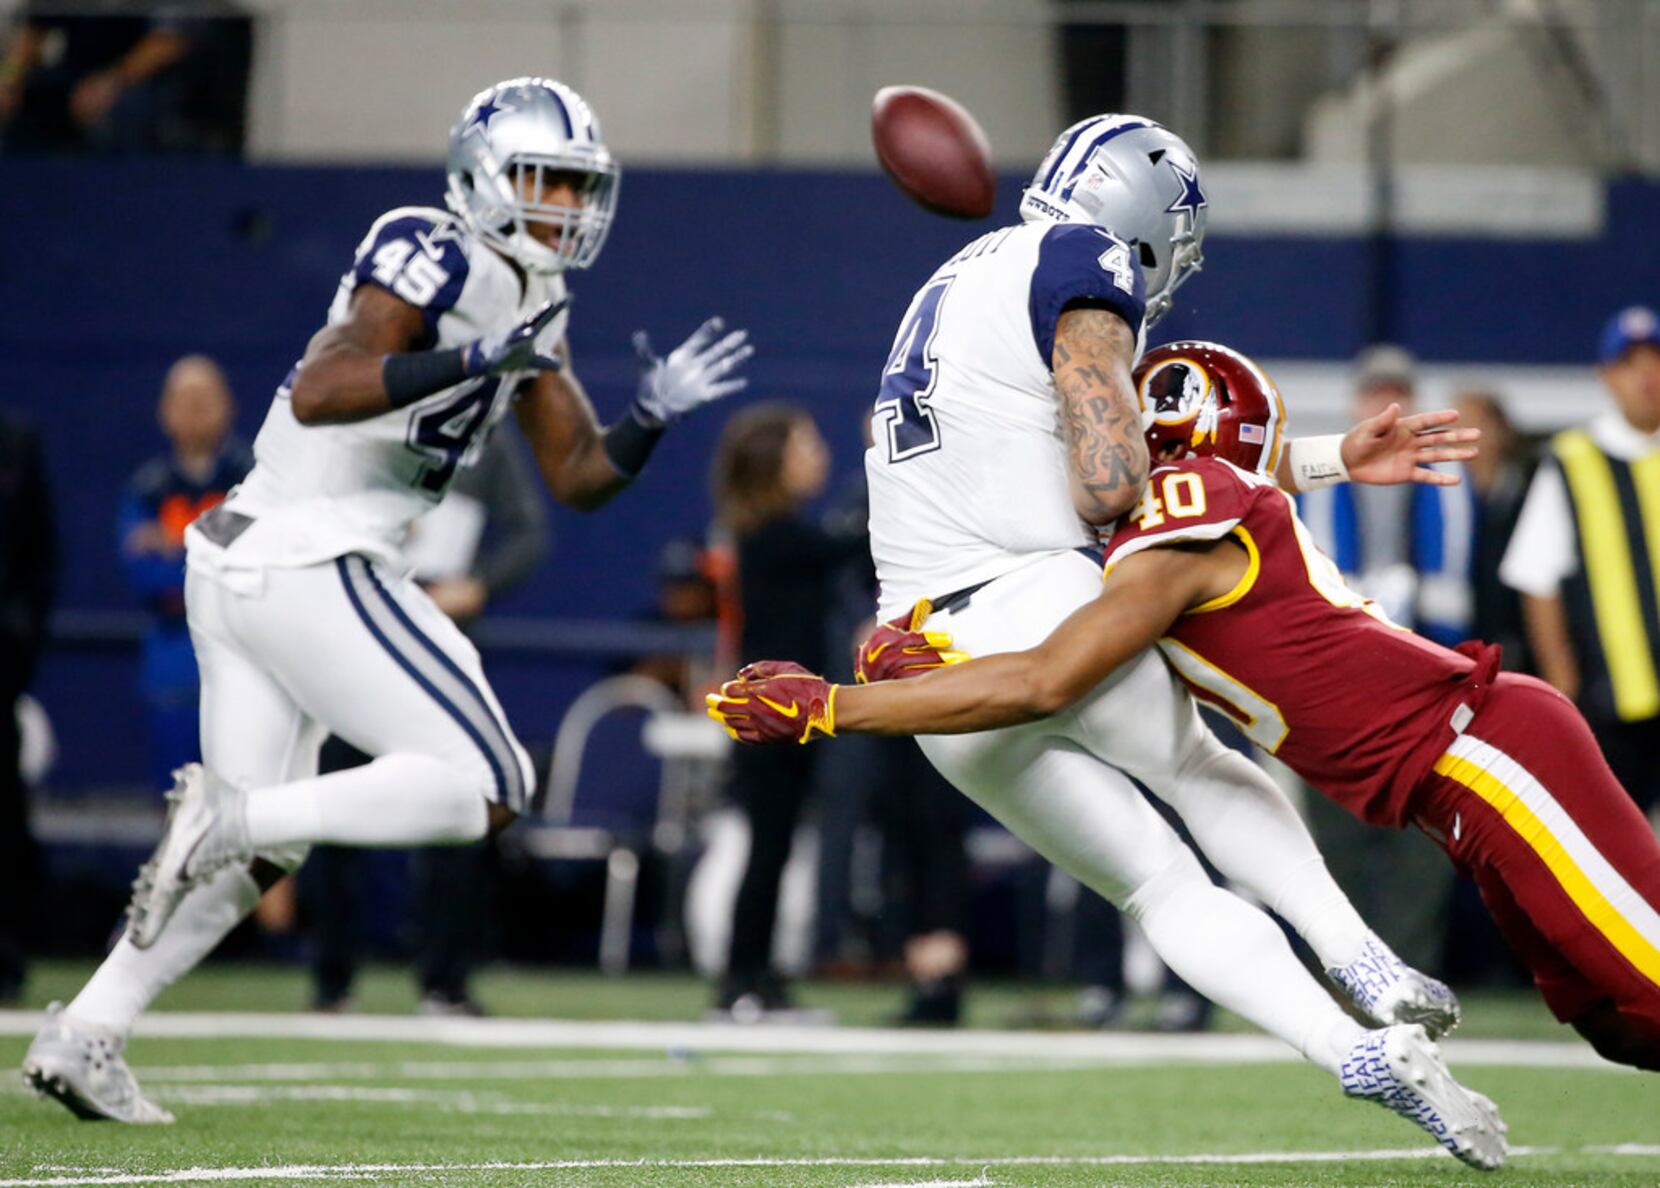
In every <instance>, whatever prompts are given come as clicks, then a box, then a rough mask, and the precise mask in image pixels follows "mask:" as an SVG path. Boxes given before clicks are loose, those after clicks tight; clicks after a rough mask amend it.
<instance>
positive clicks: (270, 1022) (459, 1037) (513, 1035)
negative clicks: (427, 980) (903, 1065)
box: [0, 1011, 1632, 1072]
mask: <svg viewBox="0 0 1660 1188" xmlns="http://www.w3.org/2000/svg"><path fill="white" fill-rule="evenodd" d="M44 1018H45V1016H44V1015H43V1014H41V1013H40V1012H37V1011H0V1035H13V1036H19V1035H22V1036H27V1035H33V1034H34V1033H35V1031H36V1030H38V1028H39V1027H40V1024H41V1022H42V1021H43V1020H44ZM136 1034H137V1035H138V1036H140V1037H156V1038H168V1039H228V1038H247V1039H303V1040H354V1041H366V1040H367V1041H387V1042H402V1043H425V1044H446V1045H454V1046H458V1047H474V1048H515V1049H523V1048H579V1049H583V1048H585V1049H612V1050H623V1051H657V1052H666V1053H668V1054H669V1055H671V1056H674V1055H692V1054H696V1053H699V1052H742V1053H788V1052H796V1053H821V1054H831V1055H837V1056H850V1055H871V1056H889V1057H891V1056H906V1055H916V1056H948V1057H950V1056H957V1057H962V1056H980V1057H999V1058H1003V1059H1011V1058H1024V1059H1036V1060H1063V1061H1072V1062H1077V1063H1084V1064H1111V1065H1169V1064H1291V1063H1296V1062H1298V1061H1300V1060H1301V1059H1302V1058H1301V1057H1300V1056H1298V1055H1297V1053H1295V1052H1294V1051H1292V1049H1291V1048H1289V1047H1287V1046H1286V1045H1285V1044H1282V1043H1280V1042H1279V1041H1278V1040H1276V1039H1273V1038H1272V1037H1270V1036H1266V1035H1256V1034H1246V1035H1142V1034H1126V1033H1113V1032H1061V1033H1055V1032H1029V1031H956V1032H951V1031H938V1032H931V1031H894V1030H883V1029H879V1028H861V1027H800V1026H789V1025H782V1024H779V1025H775V1024H763V1025H759V1026H754V1027H744V1026H741V1025H737V1024H730V1023H655V1022H586V1021H565V1020H556V1019H547V1020H542V1019H430V1018H421V1017H416V1016H412V1015H314V1014H240V1013H235V1014H232V1013H197V1012H184V1011H177V1012H169V1011H163V1012H158V1013H156V1014H151V1015H146V1016H144V1017H143V1018H141V1019H140V1020H139V1022H138V1026H137V1028H136ZM1444 1046H1445V1049H1446V1052H1447V1058H1448V1060H1449V1061H1450V1062H1451V1063H1453V1064H1455V1065H1468V1066H1477V1065H1515V1066H1525V1067H1531V1068H1602V1069H1618V1068H1620V1067H1621V1066H1618V1065H1613V1064H1609V1063H1608V1062H1607V1061H1605V1060H1603V1059H1602V1058H1601V1057H1600V1056H1598V1055H1597V1054H1596V1053H1595V1052H1593V1051H1592V1050H1591V1049H1590V1047H1589V1046H1587V1045H1586V1044H1583V1043H1579V1042H1577V1041H1576V1042H1571V1043H1557V1042H1553V1041H1552V1042H1541V1041H1530V1040H1460V1039H1452V1040H1448V1041H1446V1043H1445V1045H1444ZM1621 1071H1626V1072H1630V1071H1632V1070H1630V1069H1622V1070H1621Z"/></svg>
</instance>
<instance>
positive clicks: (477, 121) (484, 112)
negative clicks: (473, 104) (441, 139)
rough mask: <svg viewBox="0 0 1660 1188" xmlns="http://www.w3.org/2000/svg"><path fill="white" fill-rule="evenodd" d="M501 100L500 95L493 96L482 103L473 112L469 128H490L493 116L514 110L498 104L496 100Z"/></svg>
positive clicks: (468, 124) (468, 123) (468, 122)
mask: <svg viewBox="0 0 1660 1188" xmlns="http://www.w3.org/2000/svg"><path fill="white" fill-rule="evenodd" d="M499 98H501V96H500V95H491V96H490V97H489V98H488V99H486V100H485V101H484V102H483V103H480V104H479V105H478V107H477V108H476V109H475V110H474V111H473V115H472V118H471V119H469V120H468V121H467V127H468V128H488V127H489V126H490V118H491V117H492V116H497V115H500V114H501V113H502V112H504V111H512V110H513V109H512V108H510V107H504V106H502V105H501V104H499V103H497V102H496V100H497V99H499Z"/></svg>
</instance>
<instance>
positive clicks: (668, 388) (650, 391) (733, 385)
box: [634, 318, 755, 425]
mask: <svg viewBox="0 0 1660 1188" xmlns="http://www.w3.org/2000/svg"><path fill="white" fill-rule="evenodd" d="M725 329H726V323H725V322H723V321H722V320H721V319H720V318H710V319H709V320H708V321H707V322H705V323H703V325H701V326H699V327H698V328H697V329H696V330H695V331H694V332H693V333H692V336H691V337H690V338H688V339H687V340H686V341H685V342H683V343H681V344H680V345H679V346H677V347H675V348H674V350H672V351H670V352H669V354H668V357H667V358H665V359H659V358H658V357H657V356H656V355H655V354H653V353H652V350H651V340H650V339H648V338H647V337H646V332H645V331H644V330H638V331H636V332H635V334H634V350H635V352H636V353H637V354H638V355H639V356H640V391H639V394H638V395H637V396H636V397H635V403H636V404H638V405H639V407H640V410H641V411H642V412H644V413H645V414H646V417H647V418H649V419H650V420H651V421H653V422H655V423H657V424H659V425H667V424H669V423H670V422H671V421H677V420H679V419H680V418H681V417H683V416H685V415H686V414H687V413H689V412H691V411H692V410H693V409H694V408H697V407H699V406H700V405H704V404H708V403H709V402H710V401H712V400H719V399H720V398H721V397H722V396H730V395H732V393H734V392H741V391H742V390H743V389H744V388H745V387H746V386H748V384H749V381H748V380H747V379H745V378H744V377H743V376H741V375H733V374H732V373H733V372H734V371H736V370H737V369H738V366H739V365H740V364H741V363H743V361H744V360H745V359H748V358H749V357H750V356H751V355H753V354H754V353H755V348H754V347H753V346H751V345H750V343H749V331H747V330H734V331H732V333H730V334H728V335H725V336H724V337H722V336H721V331H723V330H725Z"/></svg>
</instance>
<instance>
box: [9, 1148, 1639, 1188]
mask: <svg viewBox="0 0 1660 1188" xmlns="http://www.w3.org/2000/svg"><path fill="white" fill-rule="evenodd" d="M1596 1150H1597V1153H1599V1154H1621V1153H1623V1149H1622V1148H1597V1149H1596ZM1559 1152H1560V1148H1556V1147H1512V1148H1511V1149H1510V1155H1511V1158H1517V1157H1523V1158H1525V1157H1527V1156H1530V1155H1554V1154H1558V1153H1559ZM1443 1157H1445V1158H1451V1156H1449V1155H1447V1153H1446V1152H1445V1151H1443V1150H1441V1149H1440V1148H1439V1147H1412V1148H1402V1149H1382V1150H1369V1151H1243V1152H1231V1153H1217V1154H1202V1155H1077V1156H1069V1155H1011V1156H1004V1157H1001V1158H995V1159H985V1158H966V1157H961V1158H958V1157H945V1156H912V1157H909V1158H898V1159H879V1158H852V1157H839V1156H826V1157H822V1158H808V1159H761V1158H755V1159H553V1160H545V1161H538V1162H522V1163H520V1162H512V1163H509V1162H501V1163H337V1164H315V1163H314V1164H295V1165H288V1166H275V1167H191V1168H181V1169H178V1170H176V1171H163V1172H121V1173H115V1174H112V1175H94V1176H84V1177H82V1176H71V1177H64V1176H53V1177H45V1178H31V1179H11V1180H0V1188H67V1186H69V1185H102V1184H195V1183H223V1182H230V1181H238V1180H326V1179H342V1180H346V1179H366V1178H369V1177H373V1176H377V1175H400V1174H401V1175H422V1174H434V1175H445V1174H453V1173H457V1172H498V1173H499V1172H524V1173H526V1174H532V1173H538V1172H550V1171H598V1170H605V1169H612V1168H659V1169H683V1170H702V1169H718V1168H734V1169H736V1168H776V1167H849V1168H865V1167H871V1168H952V1167H964V1166H969V1167H979V1168H982V1169H987V1170H989V1169H990V1168H993V1167H1133V1166H1148V1165H1216V1166H1229V1165H1247V1164H1249V1165H1262V1164H1298V1163H1351V1162H1360V1163H1377V1162H1385V1161H1391V1160H1397V1159H1410V1160H1422V1159H1440V1158H1443ZM984 1178H985V1172H984V1171H983V1172H982V1175H981V1179H982V1180H983V1179H984Z"/></svg>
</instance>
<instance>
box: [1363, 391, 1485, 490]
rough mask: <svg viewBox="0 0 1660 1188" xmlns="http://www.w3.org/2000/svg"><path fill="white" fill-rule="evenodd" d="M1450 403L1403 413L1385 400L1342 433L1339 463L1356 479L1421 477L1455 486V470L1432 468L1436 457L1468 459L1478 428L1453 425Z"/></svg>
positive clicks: (1473, 453) (1418, 480)
mask: <svg viewBox="0 0 1660 1188" xmlns="http://www.w3.org/2000/svg"><path fill="white" fill-rule="evenodd" d="M1457 421H1458V413H1457V412H1456V411H1454V410H1452V409H1450V408H1441V409H1435V410H1434V411H1432V412H1421V413H1403V412H1402V411H1401V406H1400V405H1398V404H1391V405H1390V406H1389V407H1388V408H1386V409H1384V410H1383V411H1382V412H1380V413H1379V414H1378V415H1377V416H1375V417H1368V418H1367V419H1366V420H1364V421H1362V422H1360V423H1359V424H1358V425H1356V426H1355V427H1354V428H1353V429H1350V430H1349V431H1348V432H1347V433H1345V434H1344V435H1343V447H1342V448H1343V465H1344V466H1346V467H1348V470H1349V477H1350V478H1351V479H1352V480H1354V481H1355V482H1357V483H1373V484H1376V485H1379V486H1389V485H1391V484H1393V483H1425V484H1427V485H1429V486H1432V487H1456V486H1457V485H1458V471H1456V470H1432V469H1430V467H1431V465H1432V464H1433V463H1436V462H1468V461H1469V460H1470V459H1471V458H1474V457H1475V456H1476V454H1477V453H1479V452H1480V447H1478V446H1477V445H1476V443H1477V442H1479V441H1480V440H1481V430H1480V429H1469V428H1464V429H1461V428H1457V427H1456V423H1457Z"/></svg>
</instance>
